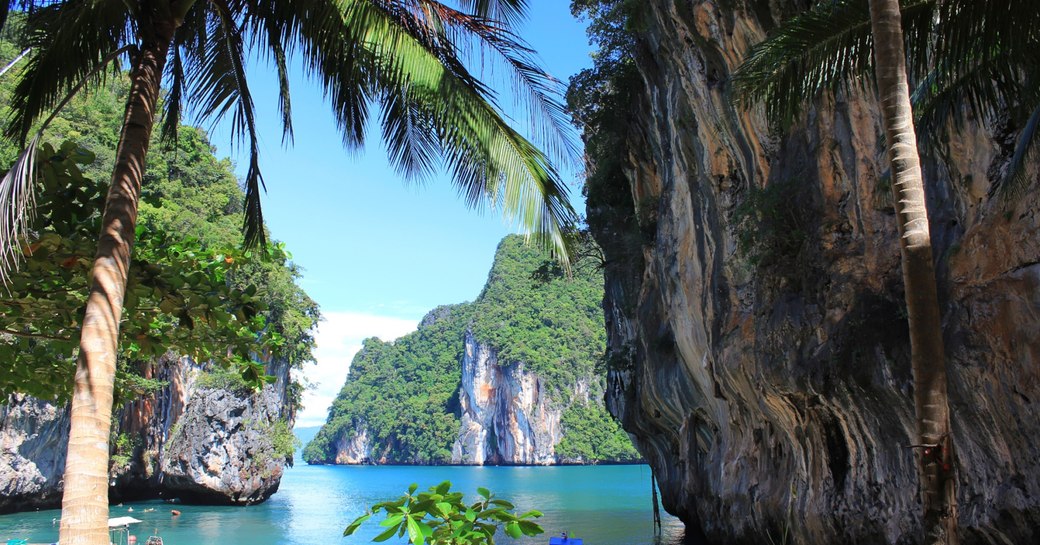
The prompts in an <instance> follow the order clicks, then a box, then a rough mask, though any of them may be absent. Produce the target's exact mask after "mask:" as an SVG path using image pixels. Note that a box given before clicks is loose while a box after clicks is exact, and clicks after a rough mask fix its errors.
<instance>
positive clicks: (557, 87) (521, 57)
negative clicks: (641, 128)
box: [419, 0, 581, 164]
mask: <svg viewBox="0 0 1040 545" xmlns="http://www.w3.org/2000/svg"><path fill="white" fill-rule="evenodd" d="M419 2H420V4H421V5H422V6H423V7H424V8H425V9H423V10H421V11H420V13H423V14H425V15H426V16H427V17H428V18H430V19H433V20H434V22H435V24H434V25H432V26H435V27H436V28H441V27H443V28H444V29H445V33H446V36H447V38H448V40H449V41H451V42H453V43H455V44H459V43H465V42H467V41H473V42H475V45H476V47H477V49H478V50H479V51H478V52H477V53H478V54H479V56H480V57H481V58H483V52H484V51H485V50H490V51H491V52H493V53H495V54H497V56H498V58H500V59H501V60H502V61H503V62H504V64H505V66H506V67H507V68H508V69H509V71H510V73H511V74H512V76H513V77H512V78H511V82H510V83H512V85H513V87H514V89H516V90H518V91H519V93H517V100H518V101H519V104H520V106H521V107H522V108H523V112H522V113H523V114H525V117H527V118H528V119H529V120H530V121H531V131H532V133H534V134H536V135H537V136H538V138H537V139H536V141H537V143H538V144H539V145H540V146H541V147H542V148H543V149H545V150H546V151H547V152H548V153H549V155H550V157H552V158H553V159H554V160H556V161H558V162H562V163H569V164H577V163H578V162H579V160H580V154H581V151H580V146H579V145H578V143H577V137H576V136H575V133H574V126H573V125H572V124H571V123H570V116H569V115H568V114H567V112H566V109H565V108H564V106H563V102H562V97H563V95H564V92H565V88H564V85H563V83H562V82H561V81H560V80H558V79H556V78H554V77H553V76H552V75H550V74H549V73H548V72H546V71H545V70H543V69H542V68H541V67H540V66H539V63H538V61H537V58H536V54H535V52H534V50H533V49H531V47H530V46H528V45H527V44H526V43H524V42H523V41H522V40H521V39H520V38H519V37H518V36H517V35H516V34H514V33H513V32H511V31H510V30H509V28H508V27H506V26H503V25H502V24H501V23H498V22H497V21H494V20H490V19H485V18H482V17H475V16H473V15H468V14H465V13H462V12H460V11H457V10H455V9H452V8H450V7H448V6H445V5H444V4H442V3H440V2H437V1H435V0H419Z"/></svg>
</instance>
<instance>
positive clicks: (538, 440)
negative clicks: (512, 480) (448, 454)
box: [452, 332, 562, 465]
mask: <svg viewBox="0 0 1040 545" xmlns="http://www.w3.org/2000/svg"><path fill="white" fill-rule="evenodd" d="M465 345H466V348H465V352H464V354H463V357H462V383H461V386H460V389H459V392H460V394H459V401H460V403H461V405H462V419H461V420H462V422H461V426H460V430H459V438H458V440H457V441H455V445H454V447H453V449H452V463H455V464H475V465H484V464H517V465H548V464H555V463H557V462H558V460H557V455H556V451H555V446H556V444H557V443H559V442H560V435H561V431H562V430H561V428H560V418H561V416H562V410H561V409H560V408H559V407H557V404H556V403H552V402H551V401H550V400H549V398H548V396H547V395H546V392H545V388H544V387H543V385H542V380H541V379H539V378H538V376H537V375H535V374H533V373H530V372H526V371H524V364H523V362H509V363H508V364H500V363H499V361H498V357H497V355H496V353H495V350H494V349H493V348H491V347H489V346H486V345H484V344H481V343H480V342H478V341H477V340H476V339H475V338H474V337H473V334H472V333H469V332H467V333H466V341H465Z"/></svg>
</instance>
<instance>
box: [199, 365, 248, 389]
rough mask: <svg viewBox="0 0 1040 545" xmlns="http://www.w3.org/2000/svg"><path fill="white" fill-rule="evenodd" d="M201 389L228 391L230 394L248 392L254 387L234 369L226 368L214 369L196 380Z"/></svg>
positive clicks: (201, 374)
mask: <svg viewBox="0 0 1040 545" xmlns="http://www.w3.org/2000/svg"><path fill="white" fill-rule="evenodd" d="M195 384H196V385H197V386H198V387H199V388H208V389H211V390H227V391H229V392H248V391H249V390H251V389H252V385H251V384H250V383H249V382H248V381H246V380H245V379H243V378H242V375H241V374H239V373H236V372H235V370H234V369H227V368H224V367H212V368H210V369H207V370H205V371H203V372H201V373H199V376H198V377H197V378H196V379H195Z"/></svg>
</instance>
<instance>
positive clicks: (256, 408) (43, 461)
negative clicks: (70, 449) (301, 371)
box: [0, 358, 292, 512]
mask: <svg viewBox="0 0 1040 545" xmlns="http://www.w3.org/2000/svg"><path fill="white" fill-rule="evenodd" d="M143 371H144V374H145V376H146V377H147V378H155V379H158V380H161V381H163V382H165V383H166V385H165V386H164V387H163V388H162V389H161V390H159V391H158V392H157V393H156V394H154V395H149V396H145V397H143V398H141V399H138V400H135V401H133V402H130V403H128V404H126V405H125V406H124V407H123V408H122V409H120V410H119V411H117V413H116V416H115V420H116V421H117V422H118V426H116V427H115V428H114V431H113V440H112V445H113V446H112V449H113V456H112V462H111V466H110V473H111V480H110V485H111V486H110V489H109V497H110V499H111V500H112V501H124V500H133V499H144V498H155V497H163V498H180V499H181V500H183V501H189V502H205V503H221V504H248V503H256V502H259V501H263V500H265V499H267V498H268V497H270V495H271V494H273V493H274V492H275V491H276V490H277V489H278V484H279V481H280V479H281V475H282V471H283V468H284V466H285V464H286V463H290V464H291V432H289V429H290V428H291V425H292V415H291V414H288V410H289V409H288V408H287V405H286V404H285V393H284V391H285V389H286V382H287V381H288V366H287V365H286V364H284V363H272V364H270V365H268V373H270V374H272V375H273V376H275V377H276V379H277V380H276V381H275V382H274V383H273V384H270V385H268V386H266V387H265V388H264V390H263V391H262V392H260V393H255V394H254V393H252V392H249V391H240V392H234V391H231V390H228V389H225V388H221V387H219V385H217V386H214V385H203V384H200V383H199V380H198V379H199V377H200V376H202V373H203V369H202V368H201V367H200V366H199V365H196V364H195V363H193V362H192V361H191V360H190V359H188V358H180V359H178V358H161V359H160V361H159V362H158V363H156V364H154V365H149V366H147V368H145V369H144V370H143ZM282 428H284V430H283V429H282ZM274 431H278V432H282V433H274ZM68 432H69V416H68V410H67V408H65V407H56V406H55V405H53V404H51V403H46V402H43V401H39V400H36V399H33V398H29V397H26V396H19V395H15V396H11V398H9V400H8V403H6V404H4V405H0V446H2V449H3V450H2V452H0V462H2V463H0V467H2V468H3V469H0V491H2V493H0V512H11V511H23V510H26V509H35V508H52V507H57V506H58V505H60V502H61V493H62V486H61V481H62V477H63V472H64V469H65V460H64V453H65V445H66V443H67V441H68ZM284 437H288V438H289V439H288V440H289V441H290V446H289V448H288V451H289V455H288V457H287V456H286V452H284V451H285V450H286V449H285V445H278V444H276V441H275V439H277V438H284ZM278 447H281V448H280V449H279V448H278Z"/></svg>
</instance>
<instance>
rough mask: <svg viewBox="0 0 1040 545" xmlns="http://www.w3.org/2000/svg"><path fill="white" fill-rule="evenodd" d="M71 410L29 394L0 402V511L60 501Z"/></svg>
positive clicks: (47, 505) (30, 507)
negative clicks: (62, 443) (61, 442)
mask: <svg viewBox="0 0 1040 545" xmlns="http://www.w3.org/2000/svg"><path fill="white" fill-rule="evenodd" d="M68 433H69V411H68V410H67V409H66V408H61V407H55V406H54V405H52V404H50V403H44V402H42V401H39V400H37V399H34V398H32V397H29V396H24V395H20V394H15V395H12V396H11V397H10V398H9V399H8V402H7V403H6V404H3V405H0V513H5V512H10V511H16V510H18V511H24V510H30V509H37V508H47V507H50V506H53V505H55V504H57V503H59V502H60V501H61V492H62V486H61V479H62V472H63V471H64V470H65V449H64V448H54V447H55V446H54V444H53V443H52V438H54V437H68Z"/></svg>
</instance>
